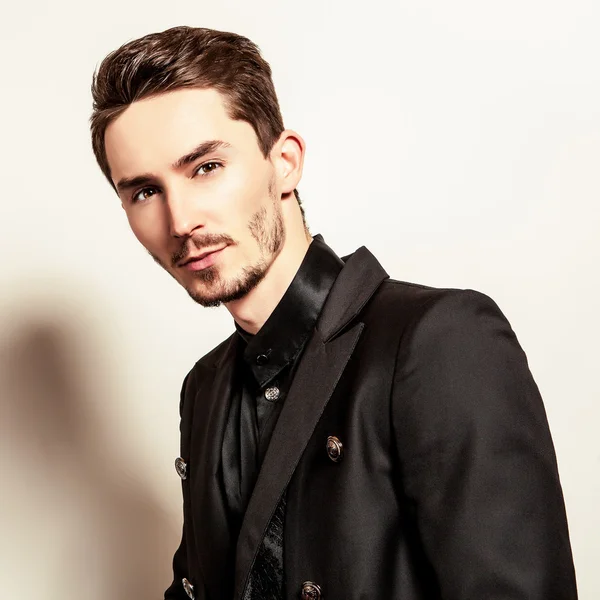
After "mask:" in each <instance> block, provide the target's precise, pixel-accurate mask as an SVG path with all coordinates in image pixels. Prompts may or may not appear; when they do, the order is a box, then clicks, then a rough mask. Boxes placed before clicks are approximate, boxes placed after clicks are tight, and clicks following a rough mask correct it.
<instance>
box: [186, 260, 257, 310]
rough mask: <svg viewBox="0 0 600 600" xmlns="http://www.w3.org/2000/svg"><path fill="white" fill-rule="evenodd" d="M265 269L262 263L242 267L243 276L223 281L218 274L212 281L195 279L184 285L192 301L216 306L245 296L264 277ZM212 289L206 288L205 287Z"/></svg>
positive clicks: (202, 304)
mask: <svg viewBox="0 0 600 600" xmlns="http://www.w3.org/2000/svg"><path fill="white" fill-rule="evenodd" d="M266 272H267V269H266V268H264V266H263V265H259V266H255V267H252V268H247V269H244V272H243V276H242V277H240V278H239V279H237V280H233V281H230V282H226V283H224V282H223V281H222V280H219V278H218V276H217V277H216V278H215V279H213V280H212V281H210V282H208V281H203V282H200V281H196V282H194V284H193V285H192V286H186V290H187V293H188V294H189V296H190V298H192V300H194V302H196V303H198V304H200V305H201V306H204V307H216V306H221V304H228V303H229V302H234V301H236V300H241V299H242V298H244V297H246V296H247V295H248V294H249V293H250V292H251V291H252V290H253V289H254V288H255V287H256V286H257V285H258V284H259V283H260V282H261V281H262V280H263V278H264V276H265V275H266ZM211 287H212V288H214V289H212V290H211V289H207V288H211Z"/></svg>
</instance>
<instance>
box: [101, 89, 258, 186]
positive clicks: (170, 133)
mask: <svg viewBox="0 0 600 600" xmlns="http://www.w3.org/2000/svg"><path fill="white" fill-rule="evenodd" d="M248 127H250V126H249V125H248V124H247V123H243V122H241V121H237V120H233V119H231V118H230V117H229V115H228V113H227V110H226V106H225V102H224V100H223V97H222V96H221V94H219V93H218V92H217V91H216V90H213V89H198V88H190V89H187V88H186V89H182V90H176V91H173V92H168V93H165V94H160V95H157V96H153V97H151V98H145V99H143V100H139V101H137V102H134V103H133V104H131V105H130V106H128V107H127V108H126V109H125V110H124V111H123V113H121V114H120V115H119V116H118V117H117V118H116V119H115V120H114V121H113V122H112V123H111V124H110V125H109V126H108V127H107V130H106V133H105V145H106V155H107V158H108V162H109V164H110V167H111V172H112V175H113V180H114V179H116V178H118V177H121V176H131V175H132V174H136V173H137V172H138V171H140V170H153V169H159V168H164V167H165V166H167V165H171V164H172V163H173V162H175V161H176V160H177V159H178V158H180V157H181V156H182V155H183V154H185V153H187V152H189V151H190V150H191V149H192V148H195V147H196V146H197V145H198V144H199V143H201V142H203V141H205V140H215V139H217V140H223V141H225V142H227V143H228V144H229V146H230V148H235V147H236V146H239V145H240V143H242V142H243V141H244V140H243V137H244V135H248V133H249V132H248ZM250 129H251V130H252V128H251V127H250ZM251 133H253V130H252V131H251Z"/></svg>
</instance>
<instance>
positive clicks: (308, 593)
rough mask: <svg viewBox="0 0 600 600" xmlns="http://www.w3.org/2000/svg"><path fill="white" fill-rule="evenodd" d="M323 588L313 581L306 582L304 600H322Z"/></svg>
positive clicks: (303, 589)
mask: <svg viewBox="0 0 600 600" xmlns="http://www.w3.org/2000/svg"><path fill="white" fill-rule="evenodd" d="M320 598H321V588H320V587H319V586H318V585H317V584H316V583H313V582H312V581H305V582H304V583H303V584H302V600H320Z"/></svg>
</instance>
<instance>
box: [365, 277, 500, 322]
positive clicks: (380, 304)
mask: <svg viewBox="0 0 600 600" xmlns="http://www.w3.org/2000/svg"><path fill="white" fill-rule="evenodd" d="M372 304H373V305H374V306H373V308H375V310H376V311H377V310H382V309H383V310H392V311H393V312H398V311H400V312H402V313H403V314H405V315H406V316H407V317H410V316H416V315H417V314H423V313H424V312H427V311H428V310H429V309H431V308H433V307H434V306H436V305H438V304H442V305H446V304H448V305H453V304H467V305H471V306H478V305H493V306H496V304H495V302H494V301H493V300H492V299H491V298H490V297H489V296H487V295H486V294H484V293H482V292H479V291H477V290H472V289H461V288H439V287H433V286H429V285H423V284H419V283H412V282H409V281H400V280H397V279H391V278H388V279H386V280H385V281H384V282H383V283H382V284H381V286H380V288H379V290H378V292H377V294H375V296H374V298H373V302H372Z"/></svg>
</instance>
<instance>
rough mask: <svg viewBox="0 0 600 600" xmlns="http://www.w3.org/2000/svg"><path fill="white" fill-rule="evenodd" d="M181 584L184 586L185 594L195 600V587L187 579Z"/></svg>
mask: <svg viewBox="0 0 600 600" xmlns="http://www.w3.org/2000/svg"><path fill="white" fill-rule="evenodd" d="M181 583H182V584H183V589H184V590H185V593H186V594H187V595H188V596H189V597H190V599H191V600H194V586H193V585H192V584H191V583H190V582H189V581H188V580H187V579H186V578H185V577H184V578H183V579H182V580H181Z"/></svg>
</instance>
